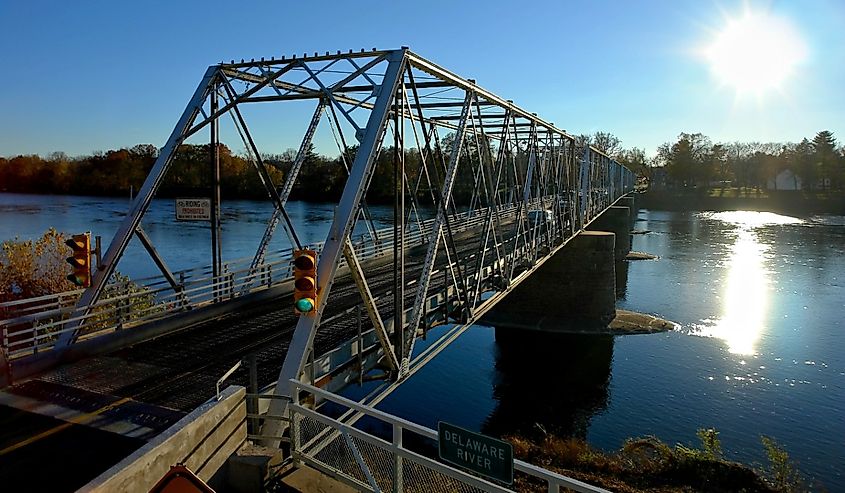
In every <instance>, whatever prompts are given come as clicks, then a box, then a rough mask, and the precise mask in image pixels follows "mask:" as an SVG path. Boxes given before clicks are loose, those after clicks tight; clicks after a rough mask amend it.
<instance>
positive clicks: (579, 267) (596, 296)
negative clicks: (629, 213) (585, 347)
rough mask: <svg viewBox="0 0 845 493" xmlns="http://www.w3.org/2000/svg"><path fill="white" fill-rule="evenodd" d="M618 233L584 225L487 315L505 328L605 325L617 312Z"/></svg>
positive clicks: (489, 320)
mask: <svg viewBox="0 0 845 493" xmlns="http://www.w3.org/2000/svg"><path fill="white" fill-rule="evenodd" d="M614 245H615V241H614V234H613V233H610V232H607V231H584V232H583V233H581V234H579V235H578V236H576V237H575V238H574V239H573V240H572V241H571V242H570V243H569V244H568V245H567V246H566V247H565V248H563V249H561V250H560V251H559V252H557V254H555V256H554V257H552V258H551V259H549V260H548V261H546V263H545V264H543V266H542V267H540V268H539V269H538V270H537V271H536V272H535V273H534V274H532V275H531V276H530V277H529V278H528V279H526V280H524V281H523V282H522V283H521V284H520V285H519V286H517V287H516V288H515V289H514V290H513V291H512V292H511V293H510V294H508V296H507V297H506V298H505V299H504V300H503V301H502V302H500V303H499V304H498V305H497V306H495V307H494V308H493V309H492V310H491V311H489V312H488V313H487V314H486V315H484V317H483V318H482V320H481V322H482V323H484V324H489V325H493V326H495V327H497V328H499V329H503V328H519V329H527V330H538V331H544V332H570V333H571V332H591V331H597V330H602V329H604V328H605V327H607V324H608V323H610V321H611V320H613V318H614V316H615V315H616V273H615V270H616V269H615V262H614Z"/></svg>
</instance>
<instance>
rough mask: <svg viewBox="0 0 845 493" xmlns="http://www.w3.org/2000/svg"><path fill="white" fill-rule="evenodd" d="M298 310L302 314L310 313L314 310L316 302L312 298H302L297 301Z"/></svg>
mask: <svg viewBox="0 0 845 493" xmlns="http://www.w3.org/2000/svg"><path fill="white" fill-rule="evenodd" d="M296 309H297V310H299V311H300V312H302V313H308V312H310V311H311V310H313V309H314V300H312V299H311V298H300V299H298V300H296Z"/></svg>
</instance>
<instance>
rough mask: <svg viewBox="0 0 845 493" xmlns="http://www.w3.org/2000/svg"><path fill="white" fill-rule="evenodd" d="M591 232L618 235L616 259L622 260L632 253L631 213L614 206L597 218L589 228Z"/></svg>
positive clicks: (625, 208) (626, 209)
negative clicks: (606, 232)
mask: <svg viewBox="0 0 845 493" xmlns="http://www.w3.org/2000/svg"><path fill="white" fill-rule="evenodd" d="M587 229H588V230H590V231H610V232H612V233H615V234H616V242H615V252H616V254H615V258H616V260H622V259H624V258H625V255H627V254H628V252H630V251H631V211H630V209H628V208H627V207H622V206H618V205H614V206H612V207H610V208H609V209H607V210H606V211H605V212H604V214H602V215H601V216H599V217H598V218H596V220H595V221H593V222H592V223H591V224H590V225H589V226H588V227H587Z"/></svg>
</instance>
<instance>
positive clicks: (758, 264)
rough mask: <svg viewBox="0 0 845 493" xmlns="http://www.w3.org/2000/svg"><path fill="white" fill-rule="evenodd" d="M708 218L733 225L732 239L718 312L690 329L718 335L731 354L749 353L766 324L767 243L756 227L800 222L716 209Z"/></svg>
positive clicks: (773, 215) (784, 217)
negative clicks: (708, 323)
mask: <svg viewBox="0 0 845 493" xmlns="http://www.w3.org/2000/svg"><path fill="white" fill-rule="evenodd" d="M709 217H710V218H711V219H715V220H718V221H722V222H725V223H728V224H731V225H734V226H736V230H735V234H736V241H735V242H734V244H733V245H732V246H731V252H730V257H729V258H728V259H727V263H726V268H727V269H728V274H727V277H726V278H725V283H724V286H723V287H722V289H721V290H720V291H721V299H722V306H721V309H722V313H721V316H720V317H719V318H718V319H717V320H715V322H713V323H712V325H708V326H699V327H697V328H696V329H694V331H693V333H694V334H695V335H700V336H704V337H718V338H719V339H722V340H724V341H725V342H727V344H728V350H729V351H730V352H731V353H734V354H742V355H753V354H755V352H756V351H755V346H756V343H757V341H758V340H759V339H760V336H761V335H762V333H763V331H764V330H765V328H766V316H767V308H768V301H769V300H768V295H769V285H770V282H771V281H770V279H769V275H770V271H769V270H768V269H767V268H766V265H765V261H766V252H767V251H768V250H769V248H770V246H769V245H767V244H764V243H762V242H761V241H760V238H759V237H758V235H757V232H756V229H757V228H759V227H762V226H769V225H784V224H800V223H802V222H803V221H801V220H800V219H796V218H794V217H788V216H781V215H778V214H773V213H770V212H752V211H730V212H718V213H714V214H712V215H710V216H709Z"/></svg>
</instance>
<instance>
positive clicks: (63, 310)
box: [0, 206, 517, 358]
mask: <svg viewBox="0 0 845 493" xmlns="http://www.w3.org/2000/svg"><path fill="white" fill-rule="evenodd" d="M516 208H517V206H509V207H507V208H504V209H503V210H502V211H500V212H499V213H500V214H505V215H512V214H513V213H514V211H515V210H516ZM486 211H487V210H486V209H479V210H474V211H468V212H462V213H459V214H456V215H454V216H453V217H452V221H453V222H454V223H455V231H458V232H460V231H464V230H467V229H471V228H477V227H479V226H480V225H481V224H482V223H483V222H484V221H485V219H486V214H485V213H486ZM432 223H433V219H429V220H426V221H421V222H419V223H409V225H408V226H409V227H408V233H407V234H406V235H405V244H406V246H408V247H414V246H418V245H421V244H423V243H425V242H426V241H427V240H428V238H429V236H430V233H431V227H432ZM376 234H377V236H378V237H380V238H389V240H382V241H379V242H376V241H374V238H373V237H372V236H371V235H370V234H368V233H367V234H364V235H363V236H361V237H360V238H361V239H360V241H357V242H355V244H354V246H355V251H356V255H357V256H358V258H359V259H360V260H371V259H373V258H376V257H379V256H381V255H385V254H387V255H390V254H392V245H393V243H392V228H384V229H381V230H379V231H378V232H377V233H376ZM310 246H311V247H312V248H314V249H315V250H318V251H319V250H321V249H322V243H317V244H314V245H310ZM251 261H252V257H243V258H239V259H234V260H231V261H228V262H226V263H224V264H223V269H222V273H221V274H220V275H219V276H218V277H217V278H214V276H213V275H212V273H211V266H203V267H199V268H193V269H188V270H184V271H178V272H176V273H175V274H174V276H175V277H176V278H177V280H178V282H179V289H178V290H174V289H173V287H172V286H171V285H170V284H169V283H168V282H167V280H166V279H165V278H164V277H163V276H153V277H148V278H142V279H139V280H135V281H128V280H122V281H118V282H114V283H112V284H110V285H109V286H108V287H107V288H106V290H105V292H104V294H103V296H102V297H101V298H100V300H99V301H98V302H97V303H95V304H94V305H92V306H91V310H90V311H89V312H88V313H87V314H83V313H84V312H83V311H81V310H77V309H76V306H75V304H76V300H77V299H78V298H79V296H80V294H81V293H82V291H83V290H75V291H67V292H63V293H57V294H53V295H47V296H41V297H38V298H29V299H24V300H16V301H11V302H4V303H0V344H2V345H3V347H4V348H6V350H7V353H8V355H9V357H10V358H19V357H23V356H27V355H31V354H37V353H38V352H42V351H46V350H49V349H51V348H52V346H53V344H54V343H55V341H56V340H57V338H58V337H59V335H60V334H62V333H63V332H65V331H68V330H76V329H77V328H78V329H79V333H80V340H84V339H89V338H92V337H97V336H99V335H103V334H107V333H111V332H114V331H118V330H124V329H129V328H132V327H136V326H138V325H141V324H144V323H148V322H150V321H153V320H159V319H162V318H166V317H168V316H171V315H172V314H174V313H179V312H184V311H187V310H193V309H197V308H201V307H205V306H208V305H211V304H214V303H218V302H221V301H227V300H232V299H235V298H237V297H241V296H244V295H247V294H250V293H255V292H257V291H261V290H265V289H268V288H274V287H278V286H281V285H282V284H284V283H285V282H288V281H290V279H291V276H292V271H291V263H290V262H291V250H290V249H283V250H278V251H276V252H273V253H272V254H270V255H268V256H267V257H266V258H265V260H264V262H262V263H261V264H259V265H258V266H257V267H256V268H252V267H251ZM344 263H345V261H344ZM77 323H79V325H78V327H75V326H76V324H77Z"/></svg>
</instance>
